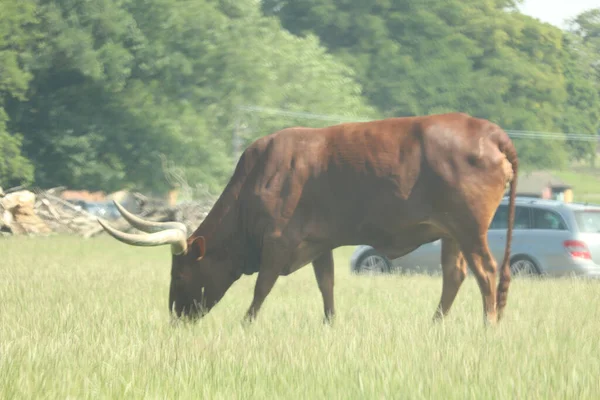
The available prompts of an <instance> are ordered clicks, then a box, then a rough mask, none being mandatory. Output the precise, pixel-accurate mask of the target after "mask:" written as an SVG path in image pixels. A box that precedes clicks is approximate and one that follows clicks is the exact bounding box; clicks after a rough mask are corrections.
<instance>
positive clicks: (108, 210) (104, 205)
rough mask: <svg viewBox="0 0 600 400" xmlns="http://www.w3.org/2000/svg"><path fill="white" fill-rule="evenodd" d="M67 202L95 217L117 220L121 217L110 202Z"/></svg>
mask: <svg viewBox="0 0 600 400" xmlns="http://www.w3.org/2000/svg"><path fill="white" fill-rule="evenodd" d="M69 202H70V203H72V204H74V205H75V206H76V207H78V208H79V209H81V210H84V211H86V212H88V213H90V214H92V215H95V216H97V217H101V218H106V219H117V218H119V217H120V216H121V214H120V213H119V210H117V207H115V205H114V203H113V202H112V201H86V200H69Z"/></svg>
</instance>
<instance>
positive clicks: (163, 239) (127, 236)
mask: <svg viewBox="0 0 600 400" xmlns="http://www.w3.org/2000/svg"><path fill="white" fill-rule="evenodd" d="M98 223H99V224H100V225H102V227H103V228H104V230H105V231H106V232H108V233H109V234H110V235H111V236H112V237H114V238H115V239H117V240H118V241H120V242H123V243H126V244H130V245H132V246H148V247H149V246H162V245H165V244H170V245H171V252H172V253H173V254H174V255H178V254H182V253H184V252H185V251H186V250H187V240H186V239H187V238H186V236H187V235H186V233H185V232H184V231H183V230H181V229H177V228H172V229H166V230H163V231H160V232H155V233H150V234H133V233H125V232H121V231H119V230H116V229H115V228H113V227H112V226H110V225H109V224H107V223H106V222H102V220H100V218H98Z"/></svg>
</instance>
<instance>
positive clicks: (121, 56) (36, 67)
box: [6, 0, 373, 192]
mask: <svg viewBox="0 0 600 400" xmlns="http://www.w3.org/2000/svg"><path fill="white" fill-rule="evenodd" d="M32 4H34V3H32ZM35 14H36V15H38V16H39V31H40V32H43V35H42V36H41V37H39V38H38V39H37V40H36V42H35V49H34V50H35V51H33V52H32V55H31V56H30V57H29V59H28V60H27V66H28V69H29V74H30V76H29V80H28V84H27V85H25V86H24V87H23V90H24V91H26V93H27V96H26V97H21V98H13V99H10V101H8V102H7V104H6V110H7V112H8V115H9V116H10V122H9V124H8V129H9V131H10V132H22V134H23V138H24V139H23V148H24V152H25V154H26V155H27V156H28V157H29V158H30V159H31V160H32V162H33V163H34V165H35V166H36V170H35V182H36V184H38V185H41V186H54V185H67V186H71V187H80V188H89V189H104V190H114V189H118V188H122V187H137V188H140V189H146V190H154V191H159V192H162V191H164V190H166V189H167V188H169V187H170V183H169V182H168V181H167V180H166V179H165V177H164V173H163V171H162V169H161V160H164V159H166V160H168V161H170V162H174V163H176V164H177V165H178V166H180V167H182V168H183V171H184V173H185V175H186V177H187V179H188V180H190V181H193V182H202V184H203V185H204V186H206V187H208V188H210V189H212V190H213V191H217V190H218V189H219V188H220V187H221V186H222V185H223V184H224V182H225V181H226V179H227V178H228V177H229V174H230V173H231V171H232V169H233V161H234V160H232V158H231V140H232V134H233V131H234V129H235V127H236V126H237V125H238V124H239V123H240V118H241V117H240V115H239V114H238V107H239V106H240V105H245V104H249V105H259V106H270V107H286V108H292V109H302V110H311V109H312V110H318V111H320V112H323V111H324V112H335V113H336V114H348V115H349V114H362V115H364V114H368V113H370V112H371V113H372V112H373V110H372V109H370V108H369V107H367V106H365V105H364V103H363V100H362V99H361V96H360V87H359V86H358V85H357V84H356V83H355V81H354V78H353V76H352V74H353V72H352V71H351V70H350V69H349V68H348V67H346V66H344V65H343V64H342V63H340V62H339V61H337V60H335V59H334V58H333V56H331V55H328V54H327V53H326V51H325V50H324V48H322V47H321V46H320V45H319V43H318V40H317V39H316V38H315V37H312V38H308V39H300V38H297V37H295V36H293V35H291V34H289V33H287V32H285V31H282V30H281V27H280V25H279V23H278V21H277V20H276V19H274V18H266V17H264V16H263V15H262V14H261V12H260V9H259V5H258V4H257V3H256V2H254V1H249V0H247V1H243V2H229V1H211V0H204V1H194V2H179V1H174V0H148V1H144V2H142V1H136V0H99V1H94V2H90V1H84V0H63V1H53V0H39V3H38V5H37V8H35ZM25 89H26V90H25ZM242 117H243V116H242ZM241 122H244V121H241ZM255 122H258V121H255ZM287 122H288V123H289V121H287ZM246 123H247V121H246ZM284 125H285V124H284V121H281V120H278V121H273V120H268V119H267V121H266V122H264V123H263V122H258V123H253V124H252V127H253V131H252V132H251V135H250V136H249V137H248V138H247V140H251V139H252V138H254V137H256V136H260V135H264V134H267V133H270V132H271V131H272V130H274V129H279V128H281V127H283V126H284ZM15 137H16V136H15Z"/></svg>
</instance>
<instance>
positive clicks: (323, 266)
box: [312, 250, 335, 323]
mask: <svg viewBox="0 0 600 400" xmlns="http://www.w3.org/2000/svg"><path fill="white" fill-rule="evenodd" d="M312 264H313V268H314V271H315V276H316V278H317V284H318V285H319V290H320V291H321V295H323V308H324V310H325V322H326V323H331V322H332V321H333V318H334V316H335V307H334V304H333V281H334V270H333V252H332V251H331V250H329V251H326V252H325V253H323V254H321V255H320V256H319V257H317V258H315V259H314V260H313V262H312Z"/></svg>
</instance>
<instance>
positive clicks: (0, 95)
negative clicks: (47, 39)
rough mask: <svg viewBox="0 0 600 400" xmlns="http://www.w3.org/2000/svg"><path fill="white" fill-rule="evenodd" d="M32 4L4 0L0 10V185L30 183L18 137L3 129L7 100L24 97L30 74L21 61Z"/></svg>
mask: <svg viewBox="0 0 600 400" xmlns="http://www.w3.org/2000/svg"><path fill="white" fill-rule="evenodd" d="M36 22H37V21H36V17H35V3H34V2H32V1H22V0H4V1H3V2H2V10H1V11H0V186H2V185H4V186H6V187H9V186H13V185H19V184H26V183H30V182H31V180H32V178H33V166H32V165H31V163H30V162H29V161H28V160H27V159H26V158H25V157H24V156H23V155H22V136H21V135H20V134H18V133H17V132H10V131H8V130H7V126H6V124H7V122H8V121H9V116H8V115H7V113H6V110H5V104H6V101H7V100H8V99H11V98H17V99H24V98H25V92H26V90H27V86H28V84H29V81H30V79H31V76H32V75H31V73H30V71H28V70H27V68H26V66H25V64H26V62H27V60H28V59H29V58H30V57H31V45H32V42H33V40H34V39H35V31H34V29H33V26H35V24H36Z"/></svg>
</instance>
